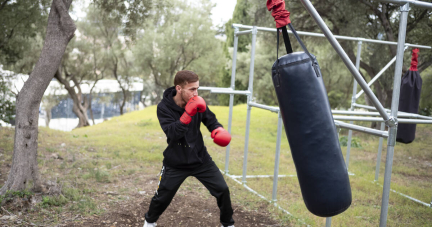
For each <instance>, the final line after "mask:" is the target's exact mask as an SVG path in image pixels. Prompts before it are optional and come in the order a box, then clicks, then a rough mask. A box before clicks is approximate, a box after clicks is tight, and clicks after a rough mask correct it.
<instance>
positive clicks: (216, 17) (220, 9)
mask: <svg viewBox="0 0 432 227" xmlns="http://www.w3.org/2000/svg"><path fill="white" fill-rule="evenodd" d="M211 1H212V2H213V3H215V4H216V6H215V7H214V8H213V10H212V15H211V18H212V20H213V25H214V26H217V25H221V24H225V23H226V22H227V21H228V20H229V19H230V18H231V17H232V14H233V12H234V8H235V5H236V3H237V1H236V0H211ZM89 2H90V0H78V1H74V2H73V4H74V7H75V9H74V12H72V13H71V16H72V18H73V19H77V18H79V17H84V16H85V13H84V12H83V11H82V9H83V8H85V7H86V6H87V5H88V4H89Z"/></svg>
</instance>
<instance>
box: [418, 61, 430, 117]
mask: <svg viewBox="0 0 432 227" xmlns="http://www.w3.org/2000/svg"><path fill="white" fill-rule="evenodd" d="M421 77H422V79H423V85H422V91H421V97H420V107H419V114H422V115H426V116H431V115H432V68H429V69H428V70H425V71H424V72H423V73H422V74H421Z"/></svg>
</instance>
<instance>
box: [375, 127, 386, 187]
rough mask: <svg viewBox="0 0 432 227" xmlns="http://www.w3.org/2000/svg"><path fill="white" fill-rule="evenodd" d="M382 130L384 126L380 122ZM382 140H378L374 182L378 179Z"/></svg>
mask: <svg viewBox="0 0 432 227" xmlns="http://www.w3.org/2000/svg"><path fill="white" fill-rule="evenodd" d="M384 129H385V124H384V122H381V131H384ZM383 140H384V138H382V137H381V138H380V139H379V145H378V154H377V164H376V167H375V181H377V180H378V177H379V171H380V164H381V155H382V145H383Z"/></svg>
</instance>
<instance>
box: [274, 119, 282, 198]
mask: <svg viewBox="0 0 432 227" xmlns="http://www.w3.org/2000/svg"><path fill="white" fill-rule="evenodd" d="M281 137H282V115H281V113H280V112H279V113H278V127H277V140H276V155H275V166H274V175H273V194H272V200H273V202H276V201H277V185H278V176H279V157H280V146H281Z"/></svg>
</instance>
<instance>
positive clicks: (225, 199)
mask: <svg viewBox="0 0 432 227" xmlns="http://www.w3.org/2000/svg"><path fill="white" fill-rule="evenodd" d="M198 87H199V78H198V75H197V74H195V73H194V72H192V71H188V70H183V71H179V72H177V74H176V76H175V78H174V87H170V88H168V89H167V90H165V92H164V94H163V99H162V101H161V102H160V103H159V104H158V106H157V117H158V119H159V123H160V125H161V127H162V130H163V131H164V132H165V134H166V136H167V143H168V147H167V148H166V149H165V151H164V152H163V155H164V159H163V166H162V170H161V173H160V181H159V185H158V189H157V191H156V193H155V195H154V196H153V198H152V200H151V203H150V207H149V210H148V211H147V213H146V214H145V223H144V227H154V226H156V221H157V220H158V218H159V217H160V215H161V214H162V213H163V212H164V211H165V209H166V208H167V207H168V205H169V204H170V203H171V200H172V198H173V197H174V195H175V194H176V192H177V190H178V188H179V187H180V185H181V184H182V183H183V181H184V180H185V179H186V178H187V177H189V176H194V177H196V178H197V179H198V180H199V181H200V182H201V183H202V184H203V185H204V186H205V187H206V188H207V189H208V190H209V191H210V194H211V195H212V196H214V197H215V198H216V201H217V205H218V207H219V209H220V222H221V224H222V226H223V227H234V220H233V218H232V215H233V210H232V207H231V198H230V192H229V189H228V186H227V184H226V182H225V180H224V178H223V176H222V174H221V172H220V171H219V168H218V167H217V166H216V164H215V163H214V162H213V160H212V158H211V156H210V155H209V154H208V152H207V148H206V147H205V146H204V140H203V137H202V134H201V131H200V126H201V122H202V123H204V125H205V126H206V127H207V129H208V130H209V131H210V132H211V137H212V138H213V141H214V142H215V143H216V144H218V145H220V146H224V147H225V146H227V145H228V144H229V143H230V141H231V135H230V134H229V133H228V132H227V131H226V130H225V129H224V128H223V127H222V125H221V124H220V123H219V122H218V121H217V119H216V116H215V115H214V113H213V112H211V111H210V109H209V108H208V106H207V105H206V103H205V101H204V99H203V98H201V97H200V96H198Z"/></svg>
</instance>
